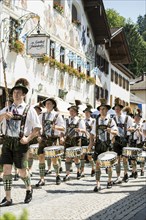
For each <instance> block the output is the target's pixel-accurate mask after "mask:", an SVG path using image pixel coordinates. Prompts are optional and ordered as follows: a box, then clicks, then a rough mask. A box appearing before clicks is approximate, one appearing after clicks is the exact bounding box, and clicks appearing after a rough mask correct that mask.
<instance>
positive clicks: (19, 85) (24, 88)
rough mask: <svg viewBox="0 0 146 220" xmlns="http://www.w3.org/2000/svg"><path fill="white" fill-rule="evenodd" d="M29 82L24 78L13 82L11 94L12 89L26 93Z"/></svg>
mask: <svg viewBox="0 0 146 220" xmlns="http://www.w3.org/2000/svg"><path fill="white" fill-rule="evenodd" d="M28 86H29V82H28V81H27V79H25V78H20V79H18V80H17V81H16V82H15V85H14V87H13V88H12V89H11V93H13V91H14V89H22V91H23V93H25V94H27V93H28Z"/></svg>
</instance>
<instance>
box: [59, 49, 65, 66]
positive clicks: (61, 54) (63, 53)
mask: <svg viewBox="0 0 146 220" xmlns="http://www.w3.org/2000/svg"><path fill="white" fill-rule="evenodd" d="M60 62H61V63H64V62H65V49H64V47H60Z"/></svg>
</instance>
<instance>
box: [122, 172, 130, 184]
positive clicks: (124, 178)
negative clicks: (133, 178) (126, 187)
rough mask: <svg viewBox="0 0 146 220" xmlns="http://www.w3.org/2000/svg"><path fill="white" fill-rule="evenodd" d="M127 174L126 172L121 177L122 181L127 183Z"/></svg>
mask: <svg viewBox="0 0 146 220" xmlns="http://www.w3.org/2000/svg"><path fill="white" fill-rule="evenodd" d="M128 180H129V179H128V174H127V173H126V174H125V175H124V177H123V181H124V182H125V183H127V182H128Z"/></svg>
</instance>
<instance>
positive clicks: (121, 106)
mask: <svg viewBox="0 0 146 220" xmlns="http://www.w3.org/2000/svg"><path fill="white" fill-rule="evenodd" d="M116 106H119V107H120V108H121V109H122V108H124V106H123V105H120V104H119V105H115V106H113V107H112V109H113V110H115V107H116Z"/></svg>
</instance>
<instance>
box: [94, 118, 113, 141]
mask: <svg viewBox="0 0 146 220" xmlns="http://www.w3.org/2000/svg"><path fill="white" fill-rule="evenodd" d="M99 117H100V115H99V116H98V117H97V118H96V143H98V141H99V134H98V129H99V123H98V120H99ZM111 122H112V118H110V119H109V121H108V124H107V125H106V126H107V128H108V127H111ZM103 132H105V131H104V130H103ZM106 142H110V134H109V133H107V141H106Z"/></svg>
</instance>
